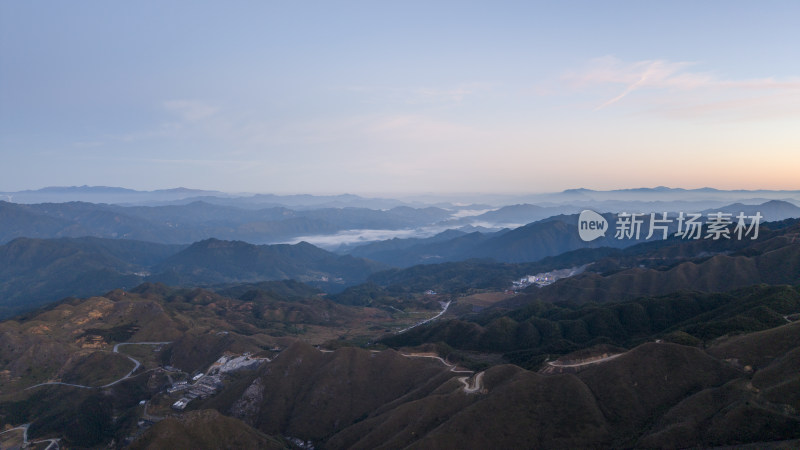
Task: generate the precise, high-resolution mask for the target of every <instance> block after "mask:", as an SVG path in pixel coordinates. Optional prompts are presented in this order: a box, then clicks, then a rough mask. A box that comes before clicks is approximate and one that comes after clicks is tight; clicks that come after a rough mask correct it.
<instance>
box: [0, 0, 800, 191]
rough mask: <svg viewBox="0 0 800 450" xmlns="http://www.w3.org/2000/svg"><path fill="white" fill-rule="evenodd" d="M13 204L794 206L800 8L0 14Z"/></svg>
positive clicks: (395, 7)
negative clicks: (693, 196) (588, 198)
mask: <svg viewBox="0 0 800 450" xmlns="http://www.w3.org/2000/svg"><path fill="white" fill-rule="evenodd" d="M0 155H1V156H2V163H0V191H15V190H22V189H36V188H40V187H44V186H53V185H60V186H66V185H84V184H88V185H110V186H123V187H129V188H134V189H147V190H149V189H160V188H170V187H177V186H185V187H190V188H198V189H218V190H223V191H228V192H273V193H301V192H302V193H343V192H349V193H357V194H372V195H374V194H387V193H421V192H435V193H454V192H486V193H529V192H550V191H558V190H562V189H566V188H574V187H589V188H595V189H613V188H629V187H642V186H657V185H666V186H672V187H685V188H696V187H703V186H712V187H717V188H722V189H733V188H745V189H757V188H764V189H800V2H798V1H784V2H780V1H762V2H754V1H749V2H737V1H702V2H700V1H688V2H677V1H669V2H667V1H664V2H645V1H626V2H613V1H611V2H597V1H589V2H555V1H554V2H547V3H545V2H488V1H487V2H464V1H458V2H455V1H454V2H431V1H427V2H413V1H405V0H404V1H386V2H380V1H364V2H333V1H331V2H327V1H326V2H307V1H285V2H265V1H253V2H244V1H230V2H227V1H226V2H198V1H185V2H184V1H153V2H149V1H134V2H110V1H105V0H104V1H77V2H72V1H48V2H45V1H36V2H32V1H22V0H20V1H14V0H8V1H3V2H0Z"/></svg>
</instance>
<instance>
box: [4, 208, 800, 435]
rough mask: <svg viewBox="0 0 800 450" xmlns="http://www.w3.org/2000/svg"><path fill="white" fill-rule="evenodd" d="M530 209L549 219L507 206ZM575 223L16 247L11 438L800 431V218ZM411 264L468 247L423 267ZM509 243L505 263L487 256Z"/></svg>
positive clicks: (57, 241)
mask: <svg viewBox="0 0 800 450" xmlns="http://www.w3.org/2000/svg"><path fill="white" fill-rule="evenodd" d="M191 205H192V206H191V207H192V208H194V209H193V211H195V213H197V211H200V210H202V208H204V207H203V206H202V205H195V204H191ZM86 207H87V206H81V208H86ZM63 208H64V207H63V206H62V207H59V208H56V209H55V210H57V211H64V209H63ZM136 208H139V210H138V211H139V213H137V214H145V213H147V214H156V211H155V210H153V211H150V210H147V209H146V208H148V207H136ZM401 211H404V214H411V211H408V210H405V209H402V210H401ZM531 211H533V212H536V213H541V212H542V211H541V210H538V209H536V208H526V207H517V208H512V209H511V210H509V211H508V212H509V214H516V215H517V216H514V217H517V218H518V217H519V214H526V213H528V212H531ZM547 211H548V212H552V211H550V210H547ZM167 212H168V211H167V210H163V211H161V212H159V214H161V213H164V214H166V213H167ZM501 212H502V211H501V209H498V210H496V212H495V214H494V217H498V215H499V214H501ZM331 213H332V212H331V211H328V212H326V214H331ZM209 214H217V212H209ZM346 214H350V212H347V213H345V212H342V213H341V216H340V217H345V216H346ZM414 214H422V213H421V212H416V213H414ZM425 214H432V215H431V217H434V220H439V218H438V216H437V214H438V213H436V214H434V213H433V211H428V212H426V213H425ZM484 214H488V213H484ZM463 218H464V217H461V218H460V219H459V220H462V219H463ZM576 220H577V219H576V216H574V215H572V216H569V215H567V216H557V217H553V218H547V219H544V220H542V221H539V222H532V223H530V224H528V225H525V226H522V227H519V228H516V229H514V230H504V231H495V232H491V233H489V232H478V233H477V234H474V233H473V234H470V233H465V232H461V231H458V230H451V231H449V232H446V233H443V234H442V235H440V236H436V237H431V238H410V239H408V240H407V241H405V240H403V239H392V240H388V241H382V242H373V243H366V244H364V245H363V246H360V247H359V246H356V247H347V249H346V251H344V250H343V251H341V252H331V251H328V250H324V249H321V248H318V247H316V246H313V245H311V244H308V243H305V242H301V243H297V244H292V245H288V244H274V245H268V244H260V245H255V244H251V243H248V242H244V241H230V240H222V239H217V238H210V239H205V240H202V241H198V242H194V243H188V244H163V243H153V242H143V241H131V240H125V239H112V238H106V237H75V238H17V239H15V240H13V241H11V242H9V243H7V244H6V245H4V246H2V247H0V260H2V261H3V265H2V267H0V275H2V276H3V277H5V278H3V279H2V280H0V281H1V282H0V292H6V293H8V295H6V294H4V296H3V297H1V298H0V300H2V302H0V306H1V307H3V308H6V309H4V311H5V314H6V318H5V320H4V321H2V322H0V361H2V369H1V370H0V421H2V424H3V431H4V433H3V434H2V435H0V439H3V442H6V444H4V445H22V444H23V443H25V442H27V443H29V444H30V445H33V446H36V448H39V447H41V448H45V447H48V446H50V448H64V447H67V448H73V447H76V448H100V447H109V446H110V447H113V448H174V447H175V446H176V445H180V446H188V447H195V446H197V445H200V444H201V443H203V445H206V444H207V443H216V444H212V446H213V445H216V446H222V447H226V446H240V445H245V446H248V445H254V446H258V447H259V448H443V447H452V446H456V447H460V448H475V447H486V446H500V447H506V448H520V447H521V448H527V447H548V448H549V447H587V446H588V447H603V448H617V447H682V446H700V447H706V446H723V445H737V444H740V443H756V442H773V443H775V445H778V446H780V445H790V446H791V445H792V443H793V442H797V441H798V440H800V435H798V434H797V431H796V430H798V429H800V414H798V411H800V400H799V399H798V398H797V392H800V390H797V389H795V387H797V383H798V382H800V379H798V378H797V372H796V364H795V362H796V361H797V360H798V359H797V355H796V353H797V349H798V348H800V328H798V325H800V322H798V321H797V317H798V315H800V285H799V284H798V282H800V246H799V245H800V243H798V241H797V239H796V236H797V235H798V234H800V219H785V220H781V221H772V222H764V223H762V224H760V225H761V227H760V230H759V236H758V239H745V240H737V239H727V240H712V239H700V240H689V239H682V238H680V237H676V236H670V237H669V238H667V239H658V240H641V241H635V240H634V241H630V242H626V243H625V245H623V246H621V245H612V246H607V245H605V244H607V243H609V242H610V241H602V240H600V241H598V242H595V243H594V244H593V245H582V244H579V243H578V241H575V240H574V239H575V237H576V236H575V235H576V226H577V225H576V223H577V222H575V221H576ZM573 222H575V223H573ZM570 224H571V225H570ZM359 249H361V250H359ZM378 249H380V250H378ZM447 249H450V250H447ZM452 249H459V250H458V251H457V252H454V253H447V252H449V251H451V250H452ZM476 249H491V252H489V253H475V252H476V251H477V250H476ZM367 250H368V251H367ZM412 250H413V251H412ZM481 251H483V250H481ZM487 251H488V250H487ZM376 252H377V253H376ZM381 252H383V253H381ZM492 252H494V253H492ZM362 254H363V255H366V254H370V255H378V254H382V255H384V257H385V258H386V261H398V263H397V264H395V265H391V264H386V263H382V262H376V261H374V260H371V259H367V258H364V257H362V256H358V255H362ZM412 254H416V255H432V254H436V255H439V256H442V255H446V254H449V255H451V256H452V260H450V261H439V260H442V259H445V260H446V259H448V258H450V257H447V258H445V257H442V258H433V259H432V258H428V257H425V258H423V260H424V261H426V263H425V264H412V265H408V264H407V263H405V262H402V261H407V262H408V263H411V262H412V261H414V260H413V258H412V259H404V258H405V256H403V255H412ZM488 254H495V255H500V254H503V255H505V256H504V257H503V258H499V259H493V258H486V257H479V258H475V257H471V256H470V255H482V256H486V255H488ZM514 255H517V256H514ZM433 260H437V261H439V262H436V263H432V262H431V261H433ZM106 288H107V289H106ZM59 292H60V293H69V295H66V296H64V297H61V298H60V299H54V297H52V296H53V295H60V294H58V293H59ZM45 294H48V295H50V297H48V296H47V295H45ZM15 308H17V309H15ZM15 311H21V312H15ZM745 417H756V418H757V420H751V419H744V418H745ZM476 424H480V425H479V426H478V425H476Z"/></svg>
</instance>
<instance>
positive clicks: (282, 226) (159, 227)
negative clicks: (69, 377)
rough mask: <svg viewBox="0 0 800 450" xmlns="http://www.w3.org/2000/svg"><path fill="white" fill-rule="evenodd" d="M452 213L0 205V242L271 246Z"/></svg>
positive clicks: (411, 224)
mask: <svg viewBox="0 0 800 450" xmlns="http://www.w3.org/2000/svg"><path fill="white" fill-rule="evenodd" d="M450 215H451V213H450V212H448V211H446V210H443V209H440V208H434V207H426V208H410V207H406V206H398V207H395V208H392V209H389V210H373V209H367V208H323V209H312V210H305V211H294V210H290V209H287V208H284V207H272V208H265V209H258V210H251V209H242V208H236V207H232V206H222V205H214V204H210V203H205V202H193V203H190V204H187V205H174V206H129V207H125V206H118V205H108V204H94V203H85V202H69V203H39V204H30V205H26V204H17V203H9V202H4V201H0V243H3V242H8V241H10V240H11V239H14V238H16V237H36V238H54V237H82V236H94V237H103V238H124V239H135V240H143V241H150V242H160V243H165V244H189V243H192V242H196V241H198V240H202V239H208V238H218V239H234V240H245V241H248V242H253V243H274V242H281V241H286V240H289V239H291V238H296V237H299V236H306V235H324V234H333V233H336V232H339V231H344V230H351V229H365V228H366V229H389V230H399V229H407V228H415V227H422V226H427V225H431V224H433V223H436V222H439V221H442V220H444V219H446V218H448V217H450Z"/></svg>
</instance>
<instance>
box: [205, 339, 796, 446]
mask: <svg viewBox="0 0 800 450" xmlns="http://www.w3.org/2000/svg"><path fill="white" fill-rule="evenodd" d="M798 331H800V328H798V327H794V326H783V327H779V328H776V329H774V330H771V333H772V334H773V339H777V340H779V341H781V342H783V341H787V342H788V341H792V340H793V339H797V338H798ZM739 339H740V342H741V343H742V344H743V345H745V346H747V345H752V343H753V342H759V341H761V342H763V337H761V335H759V334H750V335H743V336H741V337H740V338H739ZM342 350H345V349H342ZM342 350H340V351H337V352H335V353H321V352H319V351H317V350H315V349H313V348H311V347H308V346H304V345H295V346H292V347H290V348H288V349H286V350H285V351H284V352H283V353H282V354H281V355H280V356H279V357H278V358H276V359H275V360H274V361H273V362H272V363H270V364H269V365H267V366H265V367H264V368H263V369H262V372H261V373H260V374H259V375H258V376H256V377H255V378H254V380H253V381H252V382H251V383H250V385H249V387H248V388H247V389H245V390H243V392H242V393H241V394H240V395H239V397H238V400H235V401H233V404H232V406H230V407H225V408H223V411H225V412H229V413H232V414H233V415H234V416H236V417H240V418H242V419H243V420H244V421H245V422H247V423H249V424H252V425H253V426H254V427H256V428H258V429H260V430H261V431H263V432H265V433H268V434H285V435H291V436H296V437H299V438H301V439H303V440H311V441H313V442H314V443H315V444H317V445H320V446H323V447H324V448H363V449H367V448H370V449H372V448H406V447H409V448H426V449H427V448H612V447H616V448H618V447H641V446H646V447H674V446H688V447H691V446H709V445H735V444H740V443H743V442H770V441H783V440H790V439H796V438H798V437H800V431H798V430H800V427H798V426H799V425H800V415H798V412H797V410H796V409H795V407H794V406H793V405H794V403H795V402H796V401H797V394H793V395H788V396H784V397H782V398H781V397H779V396H778V395H777V392H784V391H774V389H776V388H777V389H784V390H786V389H790V388H791V387H792V386H794V383H796V380H795V379H796V377H797V374H796V367H795V366H796V362H794V360H793V358H796V356H797V355H796V348H792V349H787V348H781V347H779V348H777V349H776V351H775V352H774V354H772V356H771V360H770V361H769V362H768V363H767V364H766V366H765V367H764V368H756V369H753V370H743V369H742V368H740V367H739V365H738V364H737V363H736V362H735V361H731V360H727V359H725V360H724V359H718V358H717V357H715V356H712V355H711V354H709V353H708V352H706V351H703V350H701V349H698V348H695V347H687V346H683V345H678V344H671V343H648V344H644V345H641V346H638V347H636V348H634V349H633V350H630V351H628V352H626V353H625V354H623V355H622V356H619V357H617V358H613V359H610V360H607V361H606V362H601V363H598V364H594V365H591V366H590V367H588V368H587V369H585V370H583V371H581V372H579V373H578V374H558V375H542V374H539V373H535V372H531V371H527V370H524V369H521V368H519V367H516V366H512V365H500V366H495V367H492V368H490V369H488V370H486V371H485V372H484V373H483V375H482V376H481V382H480V383H481V384H480V386H479V387H480V389H477V391H476V392H474V393H468V392H466V391H465V390H464V386H465V384H464V383H463V382H462V381H461V380H460V379H459V377H462V376H464V377H472V376H471V375H469V374H459V373H453V372H447V371H445V370H444V365H442V364H441V363H438V365H436V364H430V363H432V362H433V361H424V363H425V364H424V365H423V364H422V362H421V361H419V360H418V359H412V358H409V357H404V356H401V355H398V354H397V353H395V352H391V351H384V352H380V353H370V352H368V351H366V350H360V349H352V348H351V349H346V350H347V351H342ZM414 365H417V367H414ZM475 379H476V378H474V377H473V378H472V380H473V382H474V380H475ZM217 406H218V407H222V406H223V405H217ZM226 408H227V409H226ZM748 417H750V418H751V419H750V420H747V418H748Z"/></svg>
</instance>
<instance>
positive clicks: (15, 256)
mask: <svg viewBox="0 0 800 450" xmlns="http://www.w3.org/2000/svg"><path fill="white" fill-rule="evenodd" d="M384 267H385V266H383V265H381V264H379V263H375V262H372V261H366V260H364V259H361V258H355V257H352V256H341V255H336V254H333V253H330V252H328V251H325V250H322V249H320V248H317V247H314V246H313V245H311V244H307V243H300V244H296V245H285V244H284V245H253V244H247V243H245V242H235V241H220V240H216V239H209V240H205V241H201V242H197V243H195V244H193V245H191V246H185V245H166V244H156V243H150V242H142V241H131V240H123V239H100V238H60V239H30V238H18V239H15V240H14V241H12V242H9V243H8V244H5V245H2V246H0V318H2V317H8V316H10V315H13V314H15V313H19V312H22V311H26V310H30V309H33V308H35V307H37V306H40V305H43V304H46V303H49V302H53V301H56V300H59V299H61V298H64V297H68V296H88V295H99V294H102V293H103V292H107V291H109V290H112V289H117V288H130V287H133V286H136V285H138V284H140V283H142V282H144V281H161V282H166V283H169V284H172V285H176V286H186V285H189V286H196V285H202V286H209V285H214V284H223V283H243V282H261V281H267V280H285V279H295V280H300V281H303V282H306V283H308V284H310V285H313V286H316V287H319V288H322V289H325V290H329V291H333V292H336V291H340V290H342V289H344V288H345V287H347V286H350V285H353V284H357V283H360V282H363V281H364V280H366V278H367V276H369V275H370V274H371V273H373V272H376V271H378V270H381V269H383V268H384Z"/></svg>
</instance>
